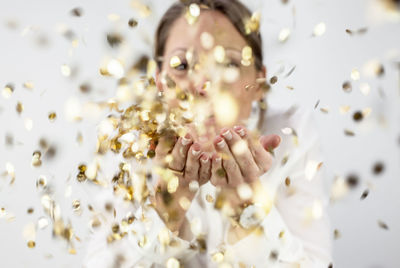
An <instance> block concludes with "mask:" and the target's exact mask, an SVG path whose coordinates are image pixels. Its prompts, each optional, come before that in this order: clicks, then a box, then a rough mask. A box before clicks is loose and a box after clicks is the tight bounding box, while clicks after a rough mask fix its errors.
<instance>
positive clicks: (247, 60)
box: [241, 46, 253, 66]
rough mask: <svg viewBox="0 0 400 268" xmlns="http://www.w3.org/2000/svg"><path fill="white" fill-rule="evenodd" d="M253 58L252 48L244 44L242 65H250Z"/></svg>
mask: <svg viewBox="0 0 400 268" xmlns="http://www.w3.org/2000/svg"><path fill="white" fill-rule="evenodd" d="M252 60H253V50H252V49H251V47H250V46H245V47H244V48H243V49H242V61H241V63H242V65H243V66H250V65H251V62H252Z"/></svg>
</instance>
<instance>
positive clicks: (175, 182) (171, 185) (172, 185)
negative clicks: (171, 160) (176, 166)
mask: <svg viewBox="0 0 400 268" xmlns="http://www.w3.org/2000/svg"><path fill="white" fill-rule="evenodd" d="M178 186H179V178H178V177H176V176H174V177H172V178H171V179H170V180H169V181H168V192H169V193H170V194H172V193H175V192H176V190H177V189H178Z"/></svg>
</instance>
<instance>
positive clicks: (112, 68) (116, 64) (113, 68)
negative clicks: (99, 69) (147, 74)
mask: <svg viewBox="0 0 400 268" xmlns="http://www.w3.org/2000/svg"><path fill="white" fill-rule="evenodd" d="M107 71H108V73H109V74H110V75H112V76H114V77H115V78H117V79H120V78H122V77H123V76H124V74H125V70H124V67H123V66H122V63H121V62H120V61H119V60H116V59H112V60H110V61H109V62H108V63H107Z"/></svg>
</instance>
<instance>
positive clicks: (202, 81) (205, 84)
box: [191, 71, 210, 97]
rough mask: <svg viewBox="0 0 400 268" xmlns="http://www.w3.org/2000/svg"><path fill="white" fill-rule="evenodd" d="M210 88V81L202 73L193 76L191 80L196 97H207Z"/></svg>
mask: <svg viewBox="0 0 400 268" xmlns="http://www.w3.org/2000/svg"><path fill="white" fill-rule="evenodd" d="M209 86H210V79H208V77H207V76H206V75H205V74H204V73H203V72H201V71H198V72H196V73H194V74H193V76H192V79H191V91H192V94H193V95H195V96H201V97H206V96H207V94H208V93H207V91H208V89H209Z"/></svg>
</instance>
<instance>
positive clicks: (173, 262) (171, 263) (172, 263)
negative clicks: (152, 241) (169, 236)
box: [166, 258, 181, 268]
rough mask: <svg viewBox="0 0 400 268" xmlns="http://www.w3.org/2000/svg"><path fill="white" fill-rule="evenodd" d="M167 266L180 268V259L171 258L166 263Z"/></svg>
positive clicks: (168, 267)
mask: <svg viewBox="0 0 400 268" xmlns="http://www.w3.org/2000/svg"><path fill="white" fill-rule="evenodd" d="M166 266H167V268H180V267H181V265H180V263H179V261H178V260H177V259H175V258H169V259H168V260H167V263H166Z"/></svg>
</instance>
